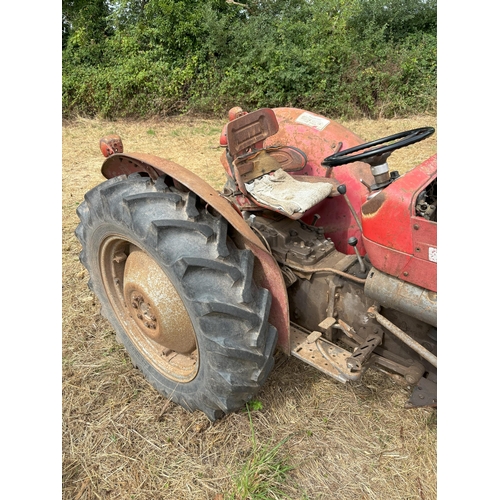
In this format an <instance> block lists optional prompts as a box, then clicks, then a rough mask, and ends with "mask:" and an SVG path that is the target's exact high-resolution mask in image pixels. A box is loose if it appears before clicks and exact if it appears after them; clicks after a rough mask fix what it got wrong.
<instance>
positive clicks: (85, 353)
mask: <svg viewBox="0 0 500 500" xmlns="http://www.w3.org/2000/svg"><path fill="white" fill-rule="evenodd" d="M222 125H223V123H222V122H220V121H211V120H197V119H189V120H188V119H180V118H177V119H168V120H163V121H146V122H127V121H117V122H108V121H98V120H83V119H81V120H75V121H72V122H68V123H64V125H63V130H62V139H63V141H62V143H63V151H62V153H63V173H62V179H63V193H62V200H63V211H62V215H63V216H62V225H63V242H62V250H63V359H62V363H63V381H62V389H63V449H62V454H63V470H62V474H63V479H62V480H63V499H64V500H90V499H120V500H123V499H129V498H130V499H132V498H133V499H136V500H149V499H175V500H181V499H196V500H197V499H212V500H213V499H217V500H222V499H230V498H233V499H244V498H245V499H246V498H269V499H272V498H290V499H315V500H319V499H332V498H335V499H336V500H352V499H353V498H357V499H360V500H361V499H383V500H401V499H415V500H433V499H435V498H436V496H437V493H436V491H437V490H436V472H437V470H436V469H437V459H436V443H437V431H436V410H431V409H418V410H405V409H403V406H404V403H405V401H406V399H407V397H408V395H409V391H408V388H407V387H404V386H400V385H397V384H396V383H395V382H394V381H392V380H391V379H389V378H387V377H385V376H383V375H382V374H379V373H377V372H373V373H367V375H366V376H365V378H364V379H363V381H362V382H359V383H353V384H347V385H342V384H340V383H337V382H335V381H334V380H332V379H330V378H328V377H326V376H325V375H323V374H321V373H320V372H318V371H317V370H315V369H314V368H312V367H310V366H308V365H306V364H303V363H301V362H300V361H299V360H296V359H294V358H290V359H285V360H284V362H283V364H281V365H279V366H278V367H277V368H276V369H275V370H274V371H273V372H272V373H271V376H270V378H269V380H268V382H267V383H266V384H265V386H264V387H263V388H262V390H261V391H260V393H259V395H258V398H257V399H258V401H257V403H256V404H254V406H253V411H251V412H250V413H249V412H247V411H246V410H242V411H240V412H238V413H234V414H231V415H229V416H227V417H225V418H223V419H222V420H220V421H218V422H216V423H213V424H212V423H210V422H209V421H208V419H207V418H206V417H205V416H204V415H203V414H201V413H199V412H195V413H193V414H190V413H188V412H186V411H185V410H183V409H182V408H180V407H178V406H176V405H174V404H172V403H168V402H167V401H166V400H165V399H164V398H163V397H162V396H160V395H159V394H158V393H157V392H156V391H155V390H154V389H153V388H152V387H151V386H150V385H149V384H148V383H147V382H146V381H145V380H144V378H143V377H142V376H141V374H140V373H139V372H138V371H137V370H136V369H135V368H134V367H133V366H132V364H131V362H130V360H129V358H128V355H127V353H126V352H125V350H124V349H123V347H122V346H121V345H119V344H117V342H116V341H115V335H114V333H113V330H112V329H111V327H110V325H109V323H108V322H107V321H106V320H105V319H104V318H103V317H101V316H100V314H99V303H98V302H97V300H96V298H95V297H94V295H93V294H92V292H91V291H90V290H89V289H88V287H87V281H88V275H87V272H86V270H85V269H84V268H83V266H82V265H81V264H80V262H79V258H78V254H79V252H80V245H79V242H78V240H77V239H76V237H75V236H74V230H75V228H76V226H77V224H78V218H77V216H76V212H75V211H76V208H77V206H78V205H79V204H80V203H81V201H82V200H83V197H84V194H85V192H86V191H88V190H89V189H91V188H92V187H94V186H95V185H96V184H98V183H100V182H102V181H103V180H104V179H103V178H102V176H101V174H100V166H101V164H102V161H103V157H102V156H101V154H100V151H99V147H98V141H99V138H100V137H101V136H102V135H105V134H109V133H117V134H120V135H121V136H122V138H123V142H124V145H125V151H128V152H132V151H137V152H145V153H152V154H156V155H158V156H161V157H164V158H167V159H169V160H172V161H175V162H177V163H179V164H181V165H183V166H184V167H187V168H189V169H190V170H192V171H193V172H195V173H196V174H198V175H199V176H200V177H202V178H204V179H205V180H207V181H208V182H209V183H210V184H211V185H213V186H214V187H215V188H216V189H220V188H221V187H222V185H223V183H224V180H225V179H224V172H223V169H222V167H221V166H220V163H219V157H220V154H221V150H220V148H218V147H217V146H218V140H219V134H220V131H221V128H222ZM344 125H346V126H347V127H348V128H350V129H352V130H353V131H354V132H356V133H357V134H358V135H359V136H361V137H363V138H365V139H366V140H372V139H376V138H378V137H383V136H386V135H390V134H393V133H396V132H399V131H402V130H407V129H411V128H416V127H420V126H426V125H431V126H435V125H436V119H435V117H432V116H420V117H414V118H412V119H404V120H403V119H402V120H378V121H367V120H366V121H365V120H358V121H351V122H346V123H344ZM435 151H436V134H435V135H434V136H432V137H431V138H430V139H428V140H426V141H424V142H422V143H419V144H416V145H413V146H411V147H408V148H405V149H404V150H400V151H397V152H395V153H394V154H393V156H392V157H391V166H392V168H393V169H395V170H399V171H400V172H404V171H406V170H408V169H409V168H411V167H412V166H414V165H416V164H417V163H419V162H420V161H422V160H424V159H426V158H427V157H429V156H430V155H432V154H434V153H435ZM250 417H251V418H250ZM259 495H260V496H259Z"/></svg>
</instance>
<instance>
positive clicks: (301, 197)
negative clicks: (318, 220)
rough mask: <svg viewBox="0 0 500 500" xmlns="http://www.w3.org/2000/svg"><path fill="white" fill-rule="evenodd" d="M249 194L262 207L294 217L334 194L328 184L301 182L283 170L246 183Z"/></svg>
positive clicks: (330, 185)
mask: <svg viewBox="0 0 500 500" xmlns="http://www.w3.org/2000/svg"><path fill="white" fill-rule="evenodd" d="M245 187H246V190H247V191H248V194H249V195H250V196H251V197H252V198H254V199H255V201H257V203H259V204H261V205H266V206H269V207H271V208H274V209H277V210H278V211H281V212H284V213H286V214H287V215H290V216H292V215H293V214H295V213H297V212H298V213H301V214H303V213H304V212H306V211H307V210H309V209H310V208H311V207H313V206H314V205H317V204H318V203H319V202H320V201H322V200H324V199H325V198H326V197H327V196H328V195H330V193H331V192H332V184H330V183H326V182H315V183H308V182H301V181H298V180H296V179H294V178H293V177H292V176H291V175H290V174H287V173H286V172H285V171H284V170H283V169H281V168H280V169H279V170H276V171H275V172H274V173H272V174H266V175H264V176H262V177H260V178H258V179H255V181H253V182H251V183H248V184H247V183H245Z"/></svg>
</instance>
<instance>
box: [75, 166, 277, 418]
mask: <svg viewBox="0 0 500 500" xmlns="http://www.w3.org/2000/svg"><path fill="white" fill-rule="evenodd" d="M77 213H78V216H79V218H80V224H79V225H78V227H77V229H76V235H77V237H78V239H79V240H80V243H81V245H82V252H81V253H80V260H81V262H82V263H83V265H84V266H85V267H86V268H87V270H88V272H89V275H90V281H89V286H90V288H91V290H92V291H93V292H94V293H95V295H96V296H97V298H98V299H99V301H100V303H101V306H102V309H101V311H102V314H103V315H104V316H105V317H106V318H107V319H108V320H109V322H110V323H111V325H112V326H113V328H114V329H115V331H116V333H117V339H118V340H119V341H120V342H121V343H122V344H123V345H124V347H125V349H126V350H127V352H128V353H129V355H130V357H131V359H132V362H133V364H134V365H135V366H137V367H138V368H139V369H140V370H141V371H142V372H143V374H144V375H145V377H146V379H147V380H148V381H149V382H150V383H151V384H152V385H153V386H154V387H155V388H156V389H157V390H158V391H159V392H160V393H162V394H163V395H165V396H166V397H167V398H170V399H171V400H172V401H174V402H175V403H178V404H180V405H181V406H183V407H184V408H186V409H187V410H189V411H194V410H197V409H198V410H201V411H203V412H204V413H205V414H206V415H207V416H208V418H209V419H210V420H212V421H213V420H216V419H217V418H220V417H222V416H223V415H224V414H225V413H230V412H232V411H235V410H237V409H239V408H240V407H242V406H243V405H244V404H245V402H247V401H248V400H249V399H251V398H252V397H253V396H254V395H255V394H256V393H257V391H258V390H259V389H260V387H261V386H262V385H263V383H264V382H265V380H266V379H267V377H268V375H269V373H270V371H271V369H272V367H273V365H274V358H273V353H274V350H275V347H276V342H277V332H276V329H275V328H274V327H273V326H272V325H270V324H269V323H268V315H269V309H270V301H271V297H270V294H269V292H268V291H267V290H266V289H263V288H259V287H257V286H256V285H255V283H254V282H253V279H252V275H253V262H254V257H253V254H252V253H251V252H250V251H249V250H240V249H238V248H237V247H236V246H235V244H234V243H233V242H232V241H231V239H230V238H229V237H228V236H227V222H226V220H225V219H224V218H222V217H221V216H220V215H219V214H214V213H211V212H210V211H209V210H207V208H206V206H205V204H204V203H203V202H202V200H200V199H199V198H198V197H197V196H196V195H195V194H194V193H192V192H183V191H179V190H177V189H175V188H174V187H168V186H167V185H166V184H165V182H164V178H161V177H160V178H159V179H157V180H156V181H152V180H151V179H150V178H149V177H141V176H140V175H138V174H135V175H131V176H129V177H126V176H120V177H116V178H112V179H109V180H107V181H105V182H104V183H102V184H100V185H99V186H97V187H95V188H94V189H92V190H91V191H89V192H88V193H87V194H86V196H85V201H84V202H83V203H82V204H81V205H80V206H79V207H78V210H77Z"/></svg>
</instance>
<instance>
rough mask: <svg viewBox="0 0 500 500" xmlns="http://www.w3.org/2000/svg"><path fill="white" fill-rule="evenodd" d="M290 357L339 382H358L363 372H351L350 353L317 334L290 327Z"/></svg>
mask: <svg viewBox="0 0 500 500" xmlns="http://www.w3.org/2000/svg"><path fill="white" fill-rule="evenodd" d="M290 330H291V347H292V352H291V354H292V356H295V357H296V358H299V359H301V360H302V361H304V362H306V363H307V364H309V365H311V366H314V367H315V368H317V369H318V370H320V371H321V372H323V373H324V374H326V375H329V376H330V377H333V378H334V379H336V380H338V381H339V382H343V383H345V382H347V381H349V380H358V379H359V378H360V377H361V375H362V373H363V371H362V370H359V371H356V372H353V371H351V369H350V368H349V367H348V366H347V360H348V359H349V358H350V357H351V356H352V353H350V352H349V351H346V350H345V349H342V347H339V346H337V345H335V344H332V343H331V342H328V341H327V340H326V339H324V338H322V337H321V333H319V332H312V333H310V332H307V331H304V330H301V329H298V328H297V327H295V326H292V325H290Z"/></svg>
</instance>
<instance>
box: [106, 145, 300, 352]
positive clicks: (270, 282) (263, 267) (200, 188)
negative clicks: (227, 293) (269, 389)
mask: <svg viewBox="0 0 500 500" xmlns="http://www.w3.org/2000/svg"><path fill="white" fill-rule="evenodd" d="M101 172H102V174H103V175H104V177H105V178H106V179H110V178H112V177H117V176H119V175H130V174H132V173H137V172H145V173H147V174H148V175H149V176H150V177H151V178H152V179H153V180H155V179H157V178H158V177H159V176H160V175H164V174H166V175H168V176H169V177H171V178H172V179H173V182H174V185H176V186H177V185H182V186H185V187H186V188H187V189H189V190H190V191H192V192H193V193H195V194H196V195H198V196H199V197H200V198H201V199H202V200H204V201H205V202H207V204H208V205H210V206H211V207H212V208H213V209H214V210H216V211H217V212H218V213H220V214H221V215H222V216H223V217H224V218H225V219H226V220H227V222H228V223H229V225H230V226H231V227H232V228H233V229H234V234H235V235H236V237H235V238H233V239H234V240H235V243H236V245H238V246H239V247H240V248H247V249H249V250H250V251H251V252H252V253H253V254H254V256H255V263H254V279H255V282H256V283H257V285H258V286H260V287H262V288H266V289H267V290H269V292H270V293H271V296H272V302H271V310H270V313H269V322H270V323H271V324H272V325H273V326H274V327H275V328H276V329H277V330H278V347H279V348H280V349H281V350H282V351H283V352H285V353H286V354H290V321H289V310H288V295H287V292H286V286H285V282H284V280H283V275H282V274H281V270H280V268H279V266H278V264H277V262H276V260H275V259H274V257H273V256H272V255H271V254H270V253H269V251H268V250H267V249H266V247H265V246H264V245H263V243H262V242H261V241H260V239H259V238H258V237H257V236H256V235H255V233H254V232H253V231H252V230H251V229H250V227H249V226H248V224H247V223H246V222H245V221H244V220H243V217H242V216H241V214H240V213H239V212H237V210H236V209H235V208H234V207H233V205H231V204H230V203H229V202H228V201H227V200H226V199H225V198H223V197H222V196H221V195H220V193H218V192H217V191H216V190H215V189H213V188H212V187H211V186H210V185H209V184H207V183H206V182H205V181H204V180H203V179H201V178H200V177H198V176H197V175H196V174H193V172H191V171H189V170H187V169H186V168H184V167H182V166H180V165H178V164H177V163H174V162H172V161H169V160H165V159H164V158H160V157H158V156H154V155H150V154H143V153H132V154H123V153H116V154H112V155H111V156H109V157H108V158H107V159H106V160H105V161H104V163H103V165H102V168H101Z"/></svg>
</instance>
